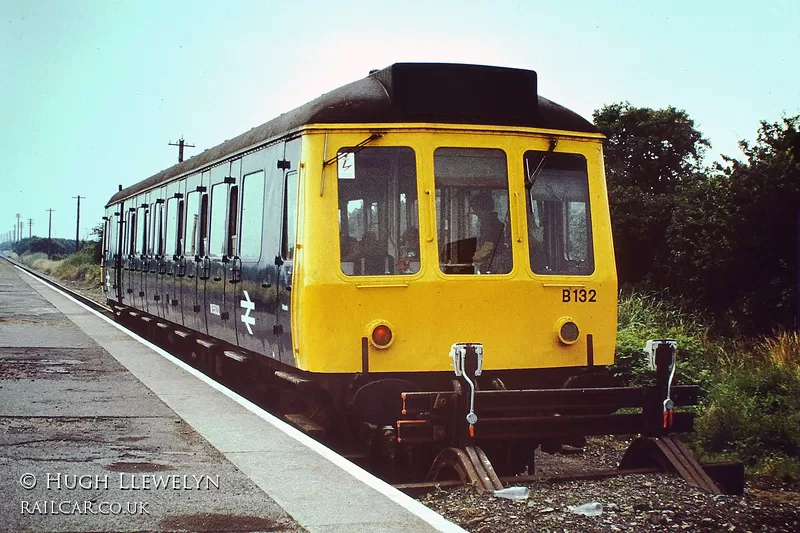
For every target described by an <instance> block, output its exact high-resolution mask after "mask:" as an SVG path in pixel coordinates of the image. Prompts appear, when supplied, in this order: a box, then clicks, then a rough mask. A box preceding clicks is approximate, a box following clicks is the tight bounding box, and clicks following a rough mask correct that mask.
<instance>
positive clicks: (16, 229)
mask: <svg viewBox="0 0 800 533" xmlns="http://www.w3.org/2000/svg"><path fill="white" fill-rule="evenodd" d="M21 216H22V215H20V214H19V213H17V225H16V226H15V227H14V236H15V237H16V238H15V239H14V240H15V241H21V240H22V231H21V228H22V222H20V221H19V217H21Z"/></svg>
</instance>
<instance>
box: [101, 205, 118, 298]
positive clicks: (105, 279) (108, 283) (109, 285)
mask: <svg viewBox="0 0 800 533" xmlns="http://www.w3.org/2000/svg"><path fill="white" fill-rule="evenodd" d="M112 211H113V208H111V210H109V209H106V216H104V217H103V241H102V245H101V246H102V248H101V250H100V252H101V253H100V257H101V258H102V267H101V271H100V275H101V277H102V280H101V282H102V285H103V293H104V294H105V297H106V299H107V300H113V299H114V292H113V290H114V289H113V285H114V284H113V281H112V275H111V271H112V268H113V267H112V265H113V259H112V255H113V253H114V251H113V249H112V246H111V244H112V243H113V242H114V235H112V233H111V232H112V231H114V230H115V229H116V226H115V225H114V216H113V213H112ZM114 233H116V232H114Z"/></svg>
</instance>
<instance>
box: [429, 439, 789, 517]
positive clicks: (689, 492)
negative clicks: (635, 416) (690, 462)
mask: <svg viewBox="0 0 800 533" xmlns="http://www.w3.org/2000/svg"><path fill="white" fill-rule="evenodd" d="M627 442H628V441H626V440H619V439H611V438H602V439H595V440H592V441H590V443H589V446H587V447H586V449H585V451H580V450H575V451H573V453H570V454H566V455H565V454H545V453H542V452H541V450H537V451H536V465H537V471H536V474H537V476H538V475H541V476H542V480H541V481H536V482H533V483H519V484H518V485H520V486H525V487H528V488H529V489H530V492H529V496H528V498H526V499H520V500H507V499H503V498H497V497H495V496H493V495H489V494H486V495H483V496H479V495H478V494H477V493H476V492H475V491H474V490H473V489H472V488H467V487H461V488H458V489H453V490H437V491H435V492H432V493H428V494H426V495H424V496H422V497H420V501H421V502H422V503H424V504H425V505H427V506H428V507H430V508H431V509H433V510H434V511H436V512H438V513H440V514H442V515H443V516H445V517H446V518H448V519H449V520H452V521H453V522H455V523H457V524H459V525H460V526H461V527H463V528H464V529H466V530H467V531H470V532H473V533H501V532H522V531H525V532H527V531H536V532H553V533H555V532H558V533H571V532H575V533H579V532H580V533H584V532H585V533H594V532H604V533H605V532H609V531H611V532H616V531H626V532H635V531H676V532H683V531H687V532H694V531H700V532H742V533H744V532H748V531H749V532H752V533H757V532H786V533H800V484H799V483H795V484H782V483H778V482H775V481H774V480H769V479H765V478H749V479H748V480H747V483H746V487H745V493H744V494H743V495H741V496H732V495H723V496H719V495H717V496H715V495H713V494H708V493H705V492H702V491H700V490H698V489H696V488H694V487H692V486H690V485H688V484H687V483H686V482H684V481H683V480H682V479H681V478H679V477H677V476H673V475H668V474H660V473H659V474H631V475H625V476H619V477H612V478H606V479H603V480H599V481H564V482H559V483H551V482H548V481H546V480H545V478H546V477H547V476H550V475H556V474H560V475H563V474H585V473H588V472H591V471H593V470H599V469H608V468H613V467H615V466H616V462H617V461H618V460H619V457H621V454H622V453H623V452H624V450H625V448H626V446H627ZM588 503H599V504H601V505H602V512H601V513H600V514H599V515H597V516H584V515H580V514H575V513H573V512H571V511H570V509H569V508H570V507H575V506H580V505H582V504H588Z"/></svg>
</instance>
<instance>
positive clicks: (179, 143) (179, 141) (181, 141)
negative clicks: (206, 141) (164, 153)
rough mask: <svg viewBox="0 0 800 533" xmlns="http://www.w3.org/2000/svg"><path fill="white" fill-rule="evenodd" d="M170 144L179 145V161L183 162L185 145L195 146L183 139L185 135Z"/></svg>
mask: <svg viewBox="0 0 800 533" xmlns="http://www.w3.org/2000/svg"><path fill="white" fill-rule="evenodd" d="M169 145H170V146H177V147H178V163H183V148H184V146H187V147H190V148H194V145H193V144H186V141H184V140H183V135H181V138H180V139H179V140H178V142H177V144H176V143H169Z"/></svg>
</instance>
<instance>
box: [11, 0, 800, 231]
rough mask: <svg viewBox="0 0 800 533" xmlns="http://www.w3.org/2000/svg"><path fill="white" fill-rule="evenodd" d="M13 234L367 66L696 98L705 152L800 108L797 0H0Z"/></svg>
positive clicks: (550, 92) (662, 98)
mask: <svg viewBox="0 0 800 533" xmlns="http://www.w3.org/2000/svg"><path fill="white" fill-rule="evenodd" d="M0 24H2V26H1V27H0V73H1V75H0V124H2V126H0V160H2V167H1V168H2V170H0V240H3V237H5V236H7V235H8V234H10V233H11V232H12V230H13V229H14V225H15V224H16V220H17V217H16V215H17V213H19V214H20V220H22V221H23V222H24V232H23V236H24V237H27V236H28V234H29V224H28V219H32V220H33V225H32V227H31V228H30V229H31V230H32V234H33V235H38V236H42V237H46V236H47V234H48V211H47V210H48V209H53V210H54V211H53V213H52V217H53V236H54V237H61V238H74V237H75V230H76V211H77V200H76V199H75V198H74V197H76V196H82V197H83V198H82V199H81V223H80V235H81V238H84V237H86V236H87V235H88V233H89V231H90V229H91V228H92V227H93V226H95V225H96V224H97V223H99V222H100V221H101V219H102V216H103V208H104V206H105V204H106V202H107V201H108V199H109V198H110V197H111V196H112V195H113V194H114V193H115V192H116V191H117V187H118V185H119V184H122V185H123V186H125V187H127V186H129V185H132V184H133V183H136V182H137V181H140V180H142V179H144V178H147V177H149V176H151V175H153V174H155V173H156V172H159V171H160V170H163V169H164V168H167V167H169V166H171V165H173V164H175V163H176V162H177V148H176V147H173V146H169V143H175V142H177V141H178V139H179V138H181V137H183V138H185V139H186V142H187V143H189V144H193V145H195V148H187V149H186V157H187V158H188V157H189V156H191V155H194V154H197V153H200V152H201V151H202V150H204V149H207V148H211V147H213V146H216V145H217V144H219V143H221V142H223V141H225V140H226V139H230V138H232V137H235V136H236V135H238V134H240V133H243V132H245V131H247V130H249V129H250V128H252V127H254V126H258V125H260V124H262V123H264V122H266V121H268V120H270V119H272V118H274V117H276V116H278V115H279V114H281V113H283V112H286V111H289V110H291V109H293V108H295V107H297V106H299V105H301V104H303V103H305V102H307V101H309V100H311V99H313V98H316V97H317V96H319V95H321V94H323V93H325V92H328V91H330V90H332V89H335V88H336V87H339V86H341V85H344V84H346V83H349V82H351V81H355V80H357V79H360V78H363V77H364V76H366V75H367V74H368V72H369V71H370V70H371V69H375V68H383V67H386V66H388V65H391V64H392V63H396V62H403V61H409V62H414V61H419V62H447V63H473V64H486V65H496V66H505V67H515V68H524V69H531V70H535V71H537V73H538V83H539V93H540V94H541V95H542V96H545V97H547V98H550V99H551V100H554V101H556V102H558V103H560V104H562V105H564V106H566V107H568V108H570V109H573V110H574V111H576V112H578V113H579V114H581V115H582V116H584V117H586V118H588V119H590V120H591V116H592V112H593V111H594V110H596V109H599V108H601V107H602V106H603V105H607V104H611V103H615V102H624V101H627V102H630V103H631V104H632V105H634V106H641V107H652V108H664V107H667V106H674V107H676V108H678V109H684V110H686V111H687V113H688V114H689V116H690V117H691V118H692V119H694V121H695V126H696V127H697V129H698V130H699V131H701V132H702V133H703V135H704V136H705V137H706V138H707V139H708V140H709V141H710V143H711V145H712V147H711V149H710V150H709V151H708V152H707V154H706V163H708V164H710V163H712V162H714V161H716V160H718V159H719V156H720V154H725V155H728V156H733V157H737V158H741V157H742V154H741V152H740V151H739V148H738V145H737V143H738V141H739V140H742V139H745V140H750V141H752V140H754V139H755V137H756V132H757V130H758V127H759V122H760V121H761V120H767V121H769V122H775V121H778V120H780V118H781V116H784V115H786V116H790V115H796V114H798V113H800V59H798V58H800V1H798V0H778V1H769V0H761V1H759V2H731V1H729V0H727V1H726V0H691V1H686V0H674V1H671V2H654V1H636V0H631V1H613V2H612V1H605V0H594V1H592V0H586V1H580V0H572V1H563V2H553V1H543V0H521V1H510V0H493V1H491V2H490V1H488V0H482V1H475V0H455V1H450V0H447V1H435V0H428V1H416V0H407V1H402V0H400V1H392V2H385V1H380V0H370V1H349V0H344V1H339V2H331V1H324V2H323V1H310V0H294V1H291V2H287V1H285V0H283V1H272V0H262V1H246V0H236V1H227V2H223V1H201V0H192V1H188V2H163V1H152V0H137V1H113V0H102V1H100V0H98V1H93V0H0Z"/></svg>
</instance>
